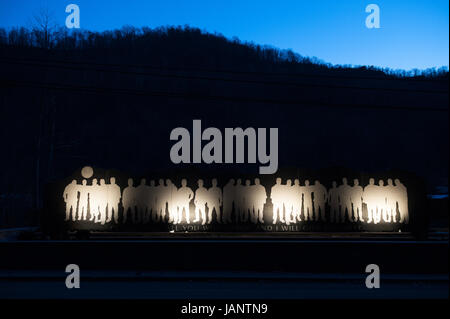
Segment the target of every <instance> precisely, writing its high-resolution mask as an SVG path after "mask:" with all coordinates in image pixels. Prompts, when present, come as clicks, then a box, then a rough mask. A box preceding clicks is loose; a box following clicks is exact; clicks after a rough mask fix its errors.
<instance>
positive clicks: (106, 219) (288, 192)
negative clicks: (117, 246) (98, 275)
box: [63, 168, 409, 225]
mask: <svg viewBox="0 0 450 319" xmlns="http://www.w3.org/2000/svg"><path fill="white" fill-rule="evenodd" d="M83 172H84V174H83ZM88 173H90V171H89V170H85V168H84V169H83V170H82V176H83V177H84V176H88V175H89V174H88ZM90 175H91V176H93V172H92V174H90ZM208 185H210V187H206V186H205V181H204V180H202V179H198V181H197V188H196V189H191V188H190V187H188V186H187V181H186V179H182V180H181V183H180V185H175V184H174V183H172V181H171V180H170V179H166V180H164V179H160V180H159V181H158V182H157V183H156V181H154V180H150V181H149V183H147V180H146V179H142V180H140V181H139V184H138V185H135V181H134V180H133V179H131V178H130V179H128V185H127V186H126V187H125V188H124V189H123V190H121V189H120V187H119V185H117V184H116V179H115V178H114V177H111V178H109V180H108V181H106V180H105V179H100V180H97V179H96V178H94V179H92V181H90V182H89V183H88V181H87V180H86V179H83V180H82V182H81V184H79V183H77V181H76V180H73V181H72V182H71V183H70V184H68V185H67V186H66V187H65V189H64V192H63V198H64V201H65V207H66V211H65V220H66V221H69V220H71V221H87V222H92V223H100V224H101V225H105V224H108V223H113V224H121V223H122V224H125V223H132V224H146V223H150V222H165V221H166V220H167V222H168V223H171V224H174V225H176V224H191V223H193V224H201V225H205V224H210V223H211V222H212V221H213V220H214V219H215V221H216V222H217V223H220V224H229V223H241V222H242V223H246V222H251V223H253V224H263V223H272V224H278V223H281V224H286V225H290V224H298V223H302V222H304V221H313V222H318V221H320V222H328V223H344V222H346V216H348V219H349V221H350V222H362V223H368V224H370V223H373V224H378V223H406V224H407V223H409V214H408V197H407V196H408V195H407V189H406V187H405V186H404V185H403V184H402V183H401V181H400V180H399V179H395V180H392V179H388V180H387V184H386V185H385V184H384V181H383V180H379V181H378V182H377V183H376V182H375V180H374V179H373V178H371V179H370V180H369V184H368V185H366V186H365V187H363V186H361V185H360V184H359V181H358V180H357V179H354V180H353V181H352V185H350V184H349V183H348V181H347V179H346V178H343V179H342V181H341V183H340V184H339V185H338V183H337V182H336V181H333V182H332V186H331V188H329V189H326V187H325V186H324V185H323V184H321V183H320V181H318V180H315V181H314V182H313V183H310V181H309V180H305V181H304V182H303V183H301V182H300V180H298V179H295V180H294V181H292V180H291V179H287V180H286V181H285V182H283V181H282V179H281V178H277V179H276V182H275V184H274V185H273V186H272V187H271V188H270V192H266V187H264V186H263V185H261V184H260V180H259V179H258V178H255V179H254V180H249V179H247V180H244V181H242V180H241V179H236V180H235V179H230V180H229V181H228V183H226V184H225V185H224V186H223V188H221V187H219V186H218V183H217V180H216V179H212V180H211V181H208ZM269 203H270V204H271V213H272V214H271V216H269V217H268V216H267V215H266V216H264V214H263V212H264V207H265V206H266V205H268V204H269ZM327 207H329V214H328V215H327V214H326V209H327ZM121 208H123V209H121ZM363 210H365V211H366V212H367V213H366V216H367V218H363ZM233 211H234V214H233V213H232V212H233ZM119 212H121V214H120V213H119ZM120 215H121V216H120ZM214 215H215V216H214ZM397 217H398V218H397ZM264 218H266V219H267V218H269V219H270V220H264Z"/></svg>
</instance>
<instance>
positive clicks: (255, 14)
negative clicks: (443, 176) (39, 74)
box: [0, 0, 449, 70]
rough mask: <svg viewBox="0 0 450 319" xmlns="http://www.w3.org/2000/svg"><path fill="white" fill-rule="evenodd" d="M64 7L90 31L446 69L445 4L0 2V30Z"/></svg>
mask: <svg viewBox="0 0 450 319" xmlns="http://www.w3.org/2000/svg"><path fill="white" fill-rule="evenodd" d="M70 3H75V4H78V5H79V7H80V11H81V27H82V28H84V29H89V30H97V31H102V30H107V29H114V28H120V27H122V26H123V25H126V24H128V25H133V26H136V27H141V26H150V27H157V26H161V25H185V24H188V25H191V26H195V27H199V28H201V29H203V30H206V31H209V32H218V33H222V34H223V35H224V36H226V37H230V38H231V37H233V36H237V37H238V38H239V39H241V40H244V41H252V42H254V43H258V44H268V45H272V46H275V47H278V48H281V49H288V48H290V49H293V50H294V51H295V52H297V53H299V54H301V55H303V56H315V57H317V58H319V59H322V60H324V61H326V62H330V63H333V64H352V65H375V66H381V67H390V68H394V69H397V68H400V69H406V70H409V69H412V68H419V69H424V68H428V67H440V66H447V67H448V65H449V40H448V38H449V2H448V0H409V1H407V0H367V1H361V0H345V1H337V0H320V1H313V0H309V1H302V0H292V1H291V0H289V1H284V0H270V1H267V0H258V1H254V0H220V1H214V0H198V1H186V0H184V1H181V0H180V1H175V0H164V1H152V0H145V1H144V0H128V1H112V0H72V1H64V0H0V27H12V26H29V25H30V18H31V17H32V16H33V14H34V13H36V12H37V11H38V9H39V8H40V7H48V8H49V9H50V11H51V12H53V14H54V17H55V21H56V22H57V23H58V24H60V25H64V21H65V18H66V15H67V14H66V13H65V7H66V5H68V4H70ZM370 3H375V4H378V5H379V7H380V9H381V28H380V29H367V28H366V27H365V18H366V16H367V13H366V12H365V7H366V6H367V5H368V4H370Z"/></svg>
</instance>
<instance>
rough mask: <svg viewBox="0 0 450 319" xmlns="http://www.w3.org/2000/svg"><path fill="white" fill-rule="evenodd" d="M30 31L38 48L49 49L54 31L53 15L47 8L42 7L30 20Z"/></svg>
mask: <svg viewBox="0 0 450 319" xmlns="http://www.w3.org/2000/svg"><path fill="white" fill-rule="evenodd" d="M31 20H32V21H31V29H32V30H33V36H34V38H35V41H36V42H37V44H38V46H40V47H41V48H45V49H49V48H51V47H52V43H53V32H54V31H55V30H56V27H57V25H56V22H55V19H54V15H53V13H52V12H50V10H49V9H48V7H42V8H40V9H39V11H38V12H37V13H35V14H34V15H33V17H32V19H31Z"/></svg>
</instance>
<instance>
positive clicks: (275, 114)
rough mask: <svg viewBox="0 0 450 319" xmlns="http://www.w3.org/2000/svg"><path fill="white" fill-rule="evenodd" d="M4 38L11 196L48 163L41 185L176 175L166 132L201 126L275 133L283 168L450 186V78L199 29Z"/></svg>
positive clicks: (4, 186) (0, 74)
mask: <svg viewBox="0 0 450 319" xmlns="http://www.w3.org/2000/svg"><path fill="white" fill-rule="evenodd" d="M2 34H3V33H2V32H1V31H0V44H1V48H0V63H1V69H0V81H1V82H2V83H1V85H0V87H1V88H0V114H1V115H0V135H1V142H2V152H1V154H2V155H1V157H0V163H1V166H2V174H1V176H2V178H1V180H0V193H2V192H15V193H34V191H35V187H36V182H35V181H36V171H37V170H36V167H37V165H38V164H37V163H38V161H39V180H40V183H41V184H43V183H45V182H46V181H47V180H49V179H54V178H61V177H65V176H67V175H69V174H71V173H72V172H73V170H74V169H76V168H78V167H80V166H83V165H85V164H91V165H96V166H102V167H106V168H116V169H121V170H125V171H130V172H132V173H139V172H145V171H147V170H149V169H152V170H154V169H158V168H164V169H165V168H169V169H170V168H172V167H175V165H174V164H172V163H171V162H170V158H169V150H170V147H171V145H172V142H170V141H169V133H170V131H171V130H172V129H173V128H175V127H178V126H183V127H187V128H189V129H190V128H191V126H192V120H193V119H201V120H202V124H203V127H208V126H214V127H218V128H224V127H237V126H241V127H244V128H245V127H250V126H252V127H255V128H256V127H278V128H279V134H280V136H279V161H280V166H286V165H297V166H301V167H312V168H322V167H329V166H334V165H342V166H348V167H353V168H355V169H365V170H379V169H394V168H401V169H406V170H410V171H413V172H415V173H417V174H419V175H421V176H423V177H425V178H426V180H427V182H428V183H429V186H430V187H432V186H435V185H447V180H448V159H449V156H448V155H449V154H448V149H449V147H448V146H449V143H448V142H449V141H448V72H432V71H428V72H427V73H426V74H422V75H418V76H415V77H408V78H404V77H403V75H404V73H401V72H400V73H397V74H395V75H393V74H390V75H388V74H386V73H384V72H382V71H381V70H377V69H373V68H357V69H348V68H343V67H334V68H333V67H330V66H328V65H325V64H316V63H313V62H312V61H311V60H309V59H304V58H302V57H300V56H298V55H295V54H293V53H292V52H289V51H279V50H276V49H271V48H262V47H259V46H254V45H247V44H242V43H240V42H238V41H233V40H232V41H230V40H227V39H225V38H224V37H221V36H217V35H211V34H205V33H202V32H200V31H199V30H197V29H192V28H185V29H183V28H167V29H158V30H147V29H146V30H144V31H142V30H138V31H136V30H133V29H132V28H125V29H122V30H121V31H112V32H107V33H103V34H95V33H89V32H85V33H79V34H76V35H67V34H64V33H59V34H58V33H55V34H53V35H52V38H49V41H42V38H39V37H37V36H35V35H33V34H31V33H26V32H25V31H22V33H20V32H18V33H17V34H15V35H14V34H13V35H12V36H11V32H10V33H9V34H8V35H4V36H2ZM39 39H40V40H39ZM38 40H39V41H38ZM60 61H65V62H64V63H61V62H60ZM67 61H70V63H69V62H67ZM81 62H82V63H81ZM145 66H147V67H145ZM148 66H152V67H148ZM217 70H220V71H221V72H216V71H217ZM223 71H227V72H223ZM244 168H245V167H244ZM249 169H250V170H251V171H256V166H255V167H253V166H252V167H250V168H249Z"/></svg>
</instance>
